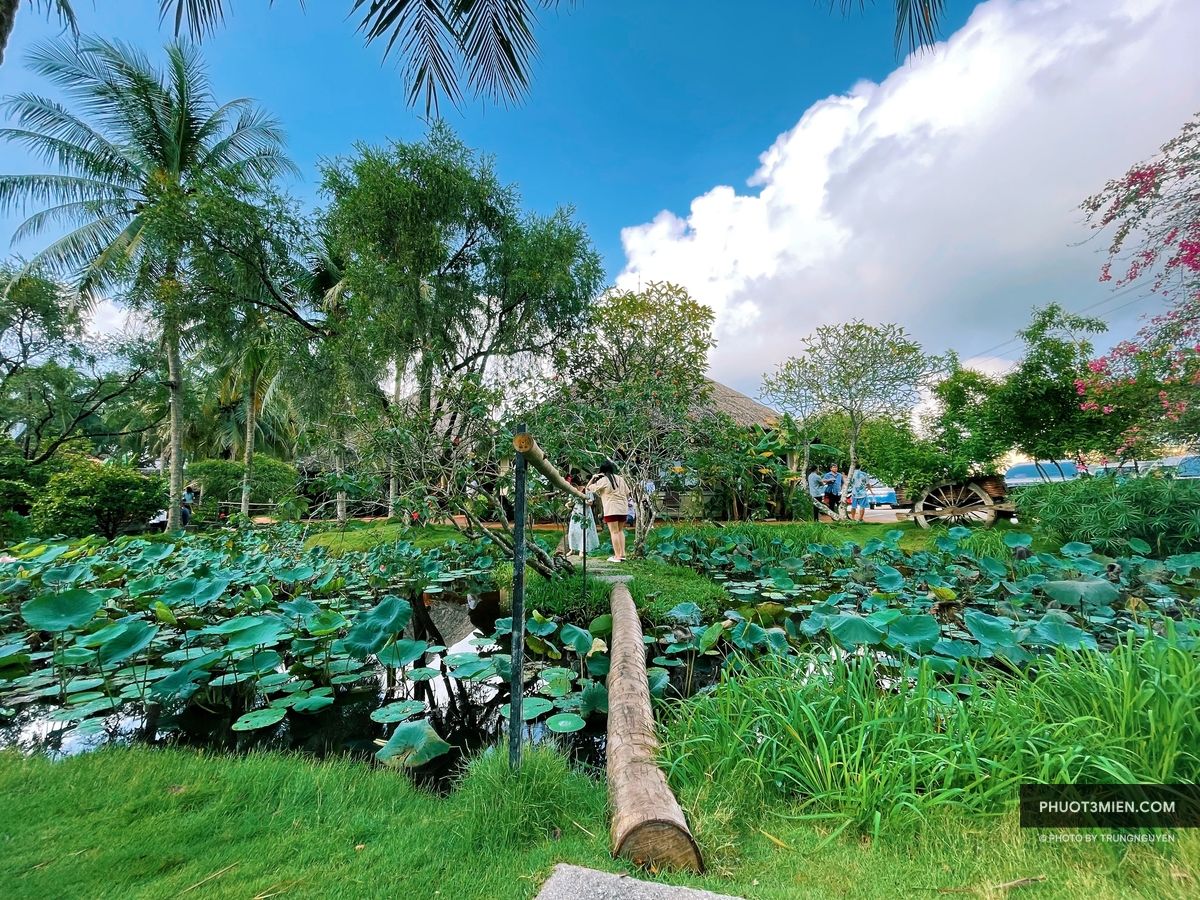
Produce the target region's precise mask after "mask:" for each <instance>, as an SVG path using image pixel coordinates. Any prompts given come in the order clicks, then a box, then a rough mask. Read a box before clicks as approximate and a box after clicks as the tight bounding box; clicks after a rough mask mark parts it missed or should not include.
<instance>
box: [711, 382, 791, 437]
mask: <svg viewBox="0 0 1200 900" xmlns="http://www.w3.org/2000/svg"><path fill="white" fill-rule="evenodd" d="M705 380H706V381H707V382H708V390H709V394H708V403H707V404H706V406H707V407H708V408H709V409H713V410H716V411H717V412H721V413H725V415H727V416H729V418H731V419H733V421H734V422H736V423H737V424H738V425H740V426H741V427H743V428H750V427H752V426H754V425H761V426H763V427H764V428H769V427H772V426H774V425H775V424H777V423H778V422H779V413H778V412H776V411H775V410H773V409H771V407H769V406H764V405H763V404H761V403H759V402H758V401H757V400H755V399H754V398H752V397H747V396H746V395H745V394H743V393H741V392H740V391H735V390H734V389H733V388H731V387H728V386H727V385H724V384H721V383H720V382H717V381H713V380H712V379H711V378H707V379H705Z"/></svg>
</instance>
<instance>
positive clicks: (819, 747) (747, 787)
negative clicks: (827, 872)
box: [663, 638, 1200, 849]
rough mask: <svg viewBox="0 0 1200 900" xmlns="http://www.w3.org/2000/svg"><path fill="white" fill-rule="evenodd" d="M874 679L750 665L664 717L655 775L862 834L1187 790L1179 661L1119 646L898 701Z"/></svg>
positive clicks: (1190, 739) (1197, 765) (1186, 670)
mask: <svg viewBox="0 0 1200 900" xmlns="http://www.w3.org/2000/svg"><path fill="white" fill-rule="evenodd" d="M883 677H885V676H884V673H883V672H882V671H881V670H880V668H879V667H878V665H877V664H876V663H875V662H874V661H872V660H870V659H868V658H863V657H851V658H850V659H848V660H841V661H836V662H835V661H832V660H831V659H830V658H829V657H828V656H817V655H814V656H811V657H808V658H806V657H799V658H797V659H784V658H779V657H769V656H768V657H764V658H762V659H759V660H756V661H755V662H754V663H752V664H749V665H747V666H746V667H744V668H743V669H742V671H740V672H738V673H737V674H730V675H728V676H727V677H726V678H725V679H724V680H723V681H722V682H721V683H720V684H718V685H717V686H716V688H715V689H714V690H712V691H711V692H708V693H705V694H700V695H697V696H695V697H693V698H691V699H690V700H687V701H684V702H679V703H676V704H673V705H672V706H671V708H670V712H669V714H668V716H667V724H666V727H665V729H664V731H665V740H664V745H665V747H664V751H663V752H664V761H665V764H666V765H667V767H668V768H669V769H670V771H671V773H672V777H673V780H674V783H675V784H677V785H678V786H679V787H680V788H681V789H683V790H685V791H686V792H688V793H690V794H692V795H694V796H697V797H702V798H705V801H704V802H705V803H708V804H715V805H718V806H723V807H726V808H730V809H733V810H736V812H737V816H738V818H754V817H757V816H759V815H761V814H763V813H764V812H766V811H770V810H771V809H773V808H775V806H777V805H778V804H780V803H784V804H794V803H796V802H802V803H804V804H805V810H804V811H805V812H806V813H809V814H811V815H813V816H818V817H828V819H829V820H830V821H832V822H837V823H841V822H847V821H849V822H851V823H852V824H853V827H855V828H856V829H859V830H862V831H865V832H868V833H871V832H877V831H894V830H896V829H897V828H907V827H912V826H917V825H920V824H921V823H922V822H923V821H924V820H925V819H926V818H927V817H928V816H929V815H930V814H932V813H935V812H938V811H951V812H954V813H960V814H970V815H983V816H986V815H990V814H995V813H1000V812H1003V811H1004V810H1005V809H1007V808H1009V807H1010V806H1011V805H1012V804H1013V802H1014V801H1015V799H1016V791H1017V785H1019V784H1020V783H1021V782H1023V781H1034V782H1060V783H1061V782H1072V783H1087V782H1096V781H1099V782H1118V783H1125V784H1139V783H1140V784H1160V783H1161V784H1174V783H1193V782H1195V781H1197V780H1198V779H1200V711H1198V710H1200V653H1197V652H1195V651H1186V650H1183V649H1180V648H1178V647H1174V646H1168V645H1167V644H1166V643H1165V642H1144V643H1138V642H1137V641H1136V640H1134V639H1132V638H1131V639H1130V640H1129V641H1128V642H1127V643H1125V644H1122V645H1120V646H1119V647H1117V648H1116V649H1115V650H1114V651H1113V652H1112V653H1109V654H1105V655H1101V654H1097V653H1091V652H1085V653H1065V652H1064V653H1063V654H1062V655H1061V656H1058V657H1050V658H1047V659H1046V660H1044V661H1043V662H1042V663H1041V664H1040V666H1039V668H1038V671H1037V674H1036V676H1034V677H1014V676H1006V675H1001V674H999V672H998V671H997V670H995V669H988V668H986V667H981V668H980V669H979V671H978V672H977V673H975V674H970V675H966V676H963V677H962V679H961V682H960V684H958V685H954V686H951V685H948V684H947V683H946V682H945V681H944V680H939V679H938V677H937V676H935V675H934V674H933V673H932V672H931V671H930V670H929V669H928V668H927V667H925V666H922V667H920V669H919V670H918V675H917V677H916V678H915V681H914V683H913V685H912V686H911V687H910V688H909V689H908V690H905V691H896V690H890V689H881V688H880V686H879V685H880V680H881V678H883ZM950 687H957V688H959V689H960V691H961V692H963V693H969V695H970V698H969V699H967V700H960V699H958V697H956V696H955V694H954V693H952V692H951V690H949V689H948V688H950ZM1194 846H1196V847H1197V848H1198V849H1200V843H1198V844H1196V845H1194Z"/></svg>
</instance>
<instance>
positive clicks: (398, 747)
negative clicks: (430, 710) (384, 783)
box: [375, 721, 450, 768]
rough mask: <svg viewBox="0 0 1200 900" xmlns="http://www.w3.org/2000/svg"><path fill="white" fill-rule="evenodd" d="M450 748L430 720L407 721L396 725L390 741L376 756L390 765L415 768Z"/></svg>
mask: <svg viewBox="0 0 1200 900" xmlns="http://www.w3.org/2000/svg"><path fill="white" fill-rule="evenodd" d="M449 750H450V745H449V744H447V743H446V742H445V741H444V740H442V738H441V736H440V735H438V733H437V732H436V731H434V730H433V727H432V726H431V725H430V724H429V723H428V722H425V721H421V722H405V723H403V724H401V725H397V726H396V730H395V731H393V732H392V736H391V737H390V738H389V739H388V742H387V743H386V744H384V745H383V746H382V747H380V748H379V750H378V751H377V752H376V753H375V758H376V759H378V760H379V761H380V762H383V763H388V764H390V765H401V766H406V767H408V768H415V767H417V766H421V765H424V764H425V763H427V762H430V761H431V760H434V759H437V758H438V757H439V756H441V755H442V754H443V753H446V752H448V751H449Z"/></svg>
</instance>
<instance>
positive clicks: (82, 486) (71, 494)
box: [31, 460, 167, 538]
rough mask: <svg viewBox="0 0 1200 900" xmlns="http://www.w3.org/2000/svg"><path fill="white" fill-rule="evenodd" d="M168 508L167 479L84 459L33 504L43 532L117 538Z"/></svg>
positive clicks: (54, 477) (52, 481)
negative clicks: (165, 507) (165, 480)
mask: <svg viewBox="0 0 1200 900" xmlns="http://www.w3.org/2000/svg"><path fill="white" fill-rule="evenodd" d="M166 504H167V491H166V484H165V482H164V481H163V480H162V479H160V478H148V477H147V476H145V475H141V474H139V473H138V472H137V470H135V469H132V468H129V467H127V466H110V465H104V464H102V463H98V462H93V461H91V460H82V461H79V462H76V463H74V464H73V465H72V466H71V467H70V468H68V469H67V470H66V471H63V472H59V473H58V474H56V475H52V476H51V477H50V480H49V482H47V484H46V487H45V488H44V489H43V490H42V491H41V492H40V493H39V494H38V496H37V497H36V498H35V499H34V501H33V506H32V509H31V518H32V520H33V526H34V530H35V531H37V532H38V533H40V534H65V535H70V536H73V537H82V536H84V535H88V534H102V535H104V536H105V537H107V538H114V537H116V536H117V535H118V534H120V533H121V532H122V531H125V530H127V529H132V528H142V529H144V528H145V526H146V524H147V523H148V522H149V521H150V519H151V518H152V517H153V516H154V514H155V513H157V512H159V511H161V510H162V508H163V507H164V506H165V505H166Z"/></svg>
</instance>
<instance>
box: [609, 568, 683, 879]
mask: <svg viewBox="0 0 1200 900" xmlns="http://www.w3.org/2000/svg"><path fill="white" fill-rule="evenodd" d="M611 605H612V621H613V625H612V646H611V648H610V655H611V660H612V662H611V666H610V668H609V671H608V792H609V798H610V800H611V802H612V809H613V820H612V847H613V856H621V857H624V858H626V859H629V860H632V861H633V862H634V863H636V864H637V865H639V866H647V867H651V868H654V869H690V870H692V871H695V872H702V871H704V860H703V859H701V857H700V848H699V847H697V846H696V841H695V840H694V839H693V838H692V833H691V831H689V830H688V825H687V820H686V819H685V818H684V817H683V810H681V809H680V808H679V803H678V801H676V799H675V795H674V794H672V793H671V788H670V787H669V786H668V785H667V779H666V777H665V776H664V775H663V773H662V770H661V769H660V768H659V767H658V763H657V762H656V761H655V754H656V752H657V750H658V741H657V739H656V738H655V736H654V713H653V710H652V709H651V707H650V683H649V682H648V681H647V680H646V645H645V644H644V643H643V641H642V625H641V621H640V620H639V619H638V613H637V608H636V607H635V606H634V604H633V597H632V596H630V593H629V588H627V587H626V586H625V585H624V584H615V585H613V590H612V603H611Z"/></svg>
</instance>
